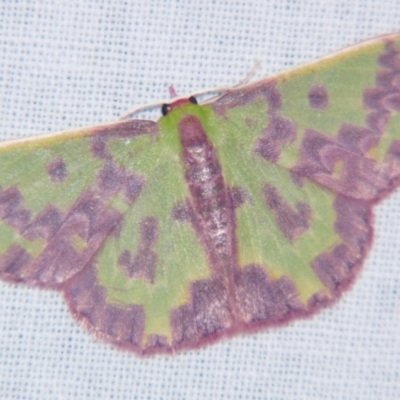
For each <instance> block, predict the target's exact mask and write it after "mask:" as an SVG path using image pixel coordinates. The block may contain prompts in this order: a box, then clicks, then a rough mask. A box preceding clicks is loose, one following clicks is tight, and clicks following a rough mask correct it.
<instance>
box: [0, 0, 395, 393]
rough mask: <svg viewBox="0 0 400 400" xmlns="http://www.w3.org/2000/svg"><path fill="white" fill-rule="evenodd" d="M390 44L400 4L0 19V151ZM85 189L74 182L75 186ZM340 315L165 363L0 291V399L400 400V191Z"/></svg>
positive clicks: (77, 6)
mask: <svg viewBox="0 0 400 400" xmlns="http://www.w3.org/2000/svg"><path fill="white" fill-rule="evenodd" d="M396 30H400V4H399V2H398V0H386V1H385V2H378V1H374V0H371V1H368V0H353V1H351V2H350V1H349V2H345V1H339V0H338V1H324V2H322V1H317V0H314V1H290V0H271V1H248V0H242V1H239V0H238V1H228V0H226V1H202V2H199V1H179V0H172V1H161V0H159V1H157V0H155V1H135V2H130V1H119V0H114V1H109V0H97V1H95V0H91V1H82V0H74V1H67V2H61V1H53V0H32V1H28V0H21V1H6V0H3V1H1V3H0V57H1V58H0V60H1V61H0V91H1V96H0V116H1V118H0V140H3V139H11V138H17V137H22V136H26V135H33V134H38V133H48V132H52V131H58V130H64V129H70V128H77V127H80V126H85V125H94V124H99V123H102V122H106V121H109V120H112V119H115V118H116V117H117V116H118V115H120V114H122V113H123V112H125V111H126V110H128V109H130V108H132V107H134V106H138V105H141V104H142V103H147V102H152V101H159V100H163V99H165V98H168V92H167V87H168V85H170V84H173V85H174V87H175V89H176V90H177V92H178V93H180V94H185V93H189V92H195V91H196V90H201V89H204V88H208V87H214V86H224V85H225V86H232V85H235V84H237V83H238V82H239V81H240V80H242V79H243V78H244V77H245V76H246V75H247V73H248V72H249V71H250V70H251V68H252V67H253V66H254V64H255V62H256V61H257V60H259V61H261V67H260V68H259V69H258V71H257V76H258V77H261V76H264V75H267V74H272V73H276V72H278V71H280V70H282V69H285V68H288V67H291V66H295V65H298V64H301V63H304V62H306V61H309V60H312V59H314V58H316V57H319V56H322V55H325V54H327V53H329V52H331V51H334V50H338V49H340V48H342V47H344V46H347V45H350V44H353V43H356V42H358V41H361V40H363V39H367V38H370V37H373V36H376V35H378V34H383V33H389V32H393V31H396ZM82 173H84V171H82ZM375 227H376V239H375V242H374V246H373V249H372V251H371V253H370V256H369V258H368V261H367V263H366V265H365V268H364V270H363V272H362V274H361V276H360V278H359V279H358V281H357V282H356V284H355V285H354V288H353V289H352V290H351V291H350V292H348V293H347V294H345V296H344V298H343V300H342V301H341V302H339V303H338V304H337V306H336V307H334V308H332V309H328V310H326V311H323V312H321V313H319V314H318V315H316V316H315V317H314V318H313V319H311V320H301V321H297V322H295V323H292V324H290V325H288V326H287V327H285V328H280V329H276V330H269V331H265V332H262V333H258V334H255V335H250V336H239V337H236V338H233V339H231V340H228V341H224V342H219V343H217V344H215V345H213V346H211V347H208V348H205V349H200V350H198V351H190V352H186V353H181V354H179V355H177V356H175V357H155V358H150V359H145V360H142V359H139V358H137V357H136V356H134V355H133V354H129V353H124V352H121V351H118V350H116V349H114V348H112V347H111V346H109V345H106V344H103V343H100V342H95V341H94V340H93V338H92V337H91V336H89V335H88V334H87V333H86V332H85V330H84V329H83V328H82V327H81V326H79V325H77V324H76V323H75V322H74V320H73V319H72V317H71V316H70V315H69V313H68V311H67V307H66V304H65V303H64V301H63V299H62V298H61V296H60V295H59V294H58V293H54V292H50V291H39V290H35V289H28V288H26V287H13V286H11V285H7V284H4V283H1V282H0V332H1V340H0V398H2V399H41V400H44V399H92V398H93V399H230V400H232V399H267V398H268V399H296V400H298V399H308V400H311V399H318V400H320V399H351V400H356V399H363V400H364V399H374V400H375V399H393V400H394V399H399V398H400V191H399V190H398V191H397V193H395V194H394V195H392V196H391V197H390V198H389V199H388V200H386V201H385V202H384V203H383V204H382V205H380V206H379V207H378V208H377V211H376V224H375Z"/></svg>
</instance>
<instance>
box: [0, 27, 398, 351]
mask: <svg viewBox="0 0 400 400" xmlns="http://www.w3.org/2000/svg"><path fill="white" fill-rule="evenodd" d="M163 113H164V114H165V115H164V116H162V117H161V118H160V119H159V120H158V121H157V122H154V121H149V120H138V119H128V120H122V121H117V122H115V123H111V124H106V125H101V126H95V127H91V128H83V129H79V130H77V131H72V132H62V133H57V134H51V135H47V136H43V137H35V138H30V139H21V140H17V141H11V142H3V143H1V144H0V278H1V279H2V280H4V281H7V282H12V283H22V284H25V285H29V286H36V287H40V288H46V289H53V290H58V291H60V292H61V293H62V294H63V296H64V297H65V299H66V302H67V304H68V306H69V309H70V311H71V313H72V315H73V316H74V318H76V319H77V320H79V321H81V322H82V324H83V325H84V326H85V327H86V328H88V330H89V331H90V332H91V333H92V334H93V335H94V336H95V337H97V338H100V339H101V340H104V341H106V342H109V343H112V344H113V345H115V346H117V347H120V348H124V349H127V350H129V351H133V352H135V353H137V354H138V355H149V354H156V353H165V352H166V353H173V352H176V351H179V350H181V349H191V348H196V347H199V346H202V345H204V344H207V343H210V342H213V341H215V340H216V339H218V338H221V337H224V336H229V335H232V334H234V333H238V332H245V331H255V330H257V329H260V328H266V327H270V326H276V325H281V324H284V323H286V322H288V321H290V320H293V319H296V318H300V317H305V316H310V315H312V314H314V313H315V312H317V311H318V310H319V309H321V308H322V307H325V306H327V305H331V304H333V303H335V302H336V301H337V300H338V299H339V297H340V295H341V293H342V292H343V291H344V290H346V289H348V288H349V286H350V285H351V284H352V283H353V281H354V279H355V278H356V276H357V274H358V272H359V271H360V268H361V266H362V264H363V262H364V260H365V257H366V255H367V253H368V250H369V249H370V247H371V241H372V233H373V227H372V209H373V206H374V205H375V204H376V203H377V202H378V201H380V200H381V199H383V198H384V197H386V196H387V195H388V194H390V193H391V192H392V191H393V190H394V189H395V188H396V187H398V186H399V182H400V34H393V35H387V36H382V37H378V38H375V39H372V40H369V41H366V42H364V43H362V44H359V45H356V46H353V47H350V48H347V49H345V50H342V51H340V52H338V53H335V54H333V55H331V56H328V57H325V58H323V59H321V60H318V61H316V62H313V63H311V64H309V65H306V66H303V67H300V68H296V69H293V70H291V71H289V72H285V73H282V74H279V75H277V76H274V77H270V78H266V79H263V80H261V81H259V82H256V83H252V84H248V85H242V86H239V87H237V88H233V89H231V90H227V91H225V92H224V93H222V94H221V95H220V96H218V97H217V98H215V99H214V100H213V101H211V102H208V103H206V104H197V102H196V101H195V99H194V98H192V97H190V98H189V99H178V100H173V101H172V102H171V104H167V105H165V106H164V107H163Z"/></svg>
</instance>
